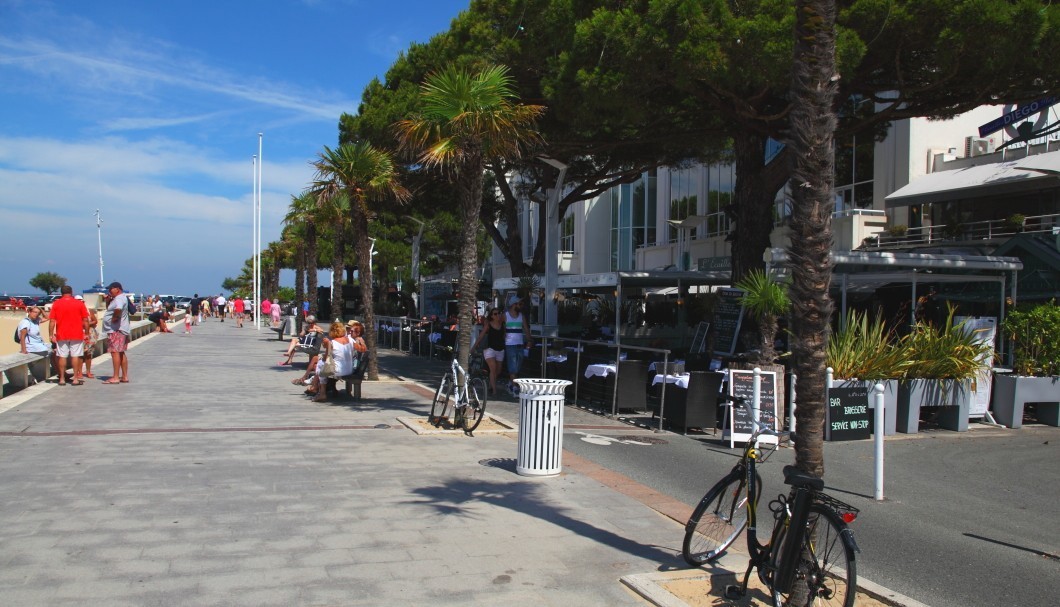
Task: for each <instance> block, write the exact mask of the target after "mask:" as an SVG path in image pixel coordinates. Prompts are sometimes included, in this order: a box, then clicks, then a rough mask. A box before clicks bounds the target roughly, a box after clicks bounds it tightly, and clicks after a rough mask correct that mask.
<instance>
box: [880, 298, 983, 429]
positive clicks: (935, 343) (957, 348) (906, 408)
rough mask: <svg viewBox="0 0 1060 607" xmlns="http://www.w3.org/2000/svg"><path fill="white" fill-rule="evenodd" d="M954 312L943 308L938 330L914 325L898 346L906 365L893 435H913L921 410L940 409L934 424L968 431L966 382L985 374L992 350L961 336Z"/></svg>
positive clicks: (972, 337) (968, 335)
mask: <svg viewBox="0 0 1060 607" xmlns="http://www.w3.org/2000/svg"><path fill="white" fill-rule="evenodd" d="M956 311H957V310H956V308H955V307H953V306H950V307H949V313H948V314H947V316H946V321H945V323H944V324H943V325H942V326H940V327H934V326H931V325H930V324H928V323H925V322H917V324H916V326H915V327H913V331H912V332H911V333H910V334H909V335H906V336H905V338H903V340H902V347H903V348H904V349H905V352H906V356H907V357H908V363H907V364H906V365H905V366H904V367H903V368H902V380H901V381H900V382H899V383H898V431H899V432H906V433H916V432H917V431H918V430H919V420H920V409H921V408H922V407H944V409H943V410H942V411H941V412H940V413H939V418H938V421H939V424H940V425H942V426H943V427H945V428H948V429H950V430H957V431H958V432H963V431H965V430H967V429H968V410H969V408H970V407H971V399H972V381H973V379H974V378H975V377H976V375H977V374H978V373H979V372H980V371H981V370H983V369H985V368H986V355H987V354H988V353H989V352H990V350H991V348H992V347H993V346H992V345H991V344H990V343H987V342H984V341H982V340H980V339H979V337H978V335H976V333H975V332H972V331H966V330H965V328H964V323H963V322H960V323H957V324H954V322H953V316H954V314H955V313H956Z"/></svg>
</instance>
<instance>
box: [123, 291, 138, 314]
mask: <svg viewBox="0 0 1060 607" xmlns="http://www.w3.org/2000/svg"><path fill="white" fill-rule="evenodd" d="M125 301H126V302H128V304H129V316H132V315H133V314H136V309H137V308H136V304H135V303H133V300H132V298H131V297H129V296H128V295H126V296H125Z"/></svg>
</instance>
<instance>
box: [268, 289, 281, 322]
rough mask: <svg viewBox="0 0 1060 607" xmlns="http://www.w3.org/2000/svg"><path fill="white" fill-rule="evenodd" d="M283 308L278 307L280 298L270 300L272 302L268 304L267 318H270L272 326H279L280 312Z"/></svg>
mask: <svg viewBox="0 0 1060 607" xmlns="http://www.w3.org/2000/svg"><path fill="white" fill-rule="evenodd" d="M282 311H283V308H281V307H280V298H279V297H277V298H275V299H273V300H272V304H270V305H269V318H270V319H271V320H272V326H273V328H276V327H279V326H280V314H281V312H282Z"/></svg>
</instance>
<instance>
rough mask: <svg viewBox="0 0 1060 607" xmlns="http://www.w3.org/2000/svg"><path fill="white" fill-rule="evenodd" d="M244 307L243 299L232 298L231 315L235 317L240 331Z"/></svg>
mask: <svg viewBox="0 0 1060 607" xmlns="http://www.w3.org/2000/svg"><path fill="white" fill-rule="evenodd" d="M244 310H246V307H245V306H244V305H243V298H242V297H236V296H235V295H233V296H232V315H233V316H235V317H236V322H237V323H239V324H238V326H239V328H240V329H242V328H243V311H244Z"/></svg>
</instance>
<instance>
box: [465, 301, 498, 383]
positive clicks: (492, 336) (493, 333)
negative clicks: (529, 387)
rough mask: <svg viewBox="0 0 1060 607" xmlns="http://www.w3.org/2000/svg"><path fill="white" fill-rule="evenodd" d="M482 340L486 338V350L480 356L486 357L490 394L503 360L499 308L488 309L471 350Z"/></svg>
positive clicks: (475, 348)
mask: <svg viewBox="0 0 1060 607" xmlns="http://www.w3.org/2000/svg"><path fill="white" fill-rule="evenodd" d="M482 340H486V350H485V351H484V352H483V353H482V357H483V358H485V359H486V366H487V367H488V368H489V370H490V394H496V393H497V376H498V375H500V373H501V363H503V362H504V318H503V317H502V316H501V311H500V309H499V308H494V309H492V310H490V311H489V314H488V315H487V316H486V322H485V324H484V325H483V327H482V332H480V333H479V336H478V339H477V340H475V345H474V346H472V347H471V350H472V351H474V350H477V349H478V347H479V344H481V343H482Z"/></svg>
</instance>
